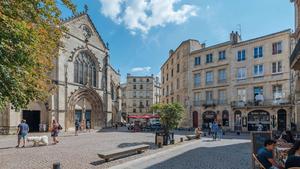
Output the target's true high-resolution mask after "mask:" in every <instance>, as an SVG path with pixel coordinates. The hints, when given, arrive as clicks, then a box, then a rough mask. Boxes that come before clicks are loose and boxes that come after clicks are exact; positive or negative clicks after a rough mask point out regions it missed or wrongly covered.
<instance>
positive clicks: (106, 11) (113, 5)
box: [99, 0, 124, 23]
mask: <svg viewBox="0 0 300 169" xmlns="http://www.w3.org/2000/svg"><path fill="white" fill-rule="evenodd" d="M99 1H100V3H101V4H102V8H101V13H102V14H103V15H104V16H106V17H109V18H111V19H112V20H113V21H115V22H116V23H120V22H121V20H120V18H119V14H120V13H121V4H122V3H123V2H124V0H99Z"/></svg>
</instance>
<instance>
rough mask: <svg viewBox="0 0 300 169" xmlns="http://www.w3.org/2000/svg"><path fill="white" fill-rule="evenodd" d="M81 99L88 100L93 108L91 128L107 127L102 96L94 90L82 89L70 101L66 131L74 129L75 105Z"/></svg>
mask: <svg viewBox="0 0 300 169" xmlns="http://www.w3.org/2000/svg"><path fill="white" fill-rule="evenodd" d="M81 99H86V100H87V101H88V102H89V103H90V104H91V107H92V112H91V128H92V129H100V128H102V127H104V126H105V119H106V114H105V113H104V111H103V102H102V99H101V97H100V95H99V94H98V93H97V92H96V91H95V90H94V89H93V88H87V87H84V88H80V89H78V90H76V91H75V92H74V93H73V94H72V95H71V97H70V98H69V101H68V112H67V113H66V126H65V128H66V130H68V129H70V128H74V125H75V124H74V123H75V105H76V104H77V103H78V101H80V100H81Z"/></svg>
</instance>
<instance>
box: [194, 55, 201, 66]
mask: <svg viewBox="0 0 300 169" xmlns="http://www.w3.org/2000/svg"><path fill="white" fill-rule="evenodd" d="M200 64H201V57H200V56H197V57H195V66H198V65H200Z"/></svg>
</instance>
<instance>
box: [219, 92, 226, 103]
mask: <svg viewBox="0 0 300 169" xmlns="http://www.w3.org/2000/svg"><path fill="white" fill-rule="evenodd" d="M225 102H226V90H219V104H225Z"/></svg>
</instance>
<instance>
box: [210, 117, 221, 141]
mask: <svg viewBox="0 0 300 169" xmlns="http://www.w3.org/2000/svg"><path fill="white" fill-rule="evenodd" d="M218 130H219V127H218V124H217V122H216V121H214V122H213V124H212V126H211V131H212V135H213V140H214V141H215V140H216V139H217V133H218Z"/></svg>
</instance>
